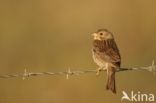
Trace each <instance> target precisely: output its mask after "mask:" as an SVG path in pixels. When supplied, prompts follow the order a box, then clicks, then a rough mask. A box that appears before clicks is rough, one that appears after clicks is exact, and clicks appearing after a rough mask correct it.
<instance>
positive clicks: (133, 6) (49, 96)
mask: <svg viewBox="0 0 156 103" xmlns="http://www.w3.org/2000/svg"><path fill="white" fill-rule="evenodd" d="M155 5H156V1H155V0H66V1H63V0H62V1H61V0H1V1H0V74H16V73H22V72H23V71H24V68H27V70H28V71H30V72H43V71H54V72H57V71H66V70H67V68H68V67H70V68H71V69H72V70H77V69H79V70H84V69H89V68H95V69H96V68H97V66H96V64H95V63H94V62H93V60H92V54H91V47H92V37H91V35H90V34H91V33H93V32H94V31H96V30H97V29H99V28H108V29H109V30H110V31H112V32H113V33H114V36H115V39H116V42H117V44H118V47H119V49H120V53H121V56H122V66H123V67H136V66H147V65H150V64H151V62H152V60H154V59H155V60H156V56H155V55H156V54H155V53H156V45H155V41H156V34H155V33H156V6H155ZM116 81H117V92H118V93H117V95H113V94H112V93H111V92H110V91H106V90H105V84H106V73H101V75H100V76H98V77H97V76H95V75H94V74H85V75H80V76H72V77H70V79H69V80H66V79H65V76H40V77H32V78H29V79H27V80H24V81H23V80H22V78H12V79H0V93H1V94H0V103H95V102H96V103H104V102H108V103H114V102H116V103H120V99H121V96H122V94H121V93H122V90H125V91H131V90H134V91H136V92H137V91H141V92H143V93H154V94H155V95H156V86H155V85H156V76H155V75H153V74H152V73H149V72H143V71H139V72H137V71H131V72H120V73H117V75H116ZM125 103H126V102H125Z"/></svg>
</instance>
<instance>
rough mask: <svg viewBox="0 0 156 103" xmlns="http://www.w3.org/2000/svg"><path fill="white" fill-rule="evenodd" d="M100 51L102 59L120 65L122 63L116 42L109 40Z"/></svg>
mask: <svg viewBox="0 0 156 103" xmlns="http://www.w3.org/2000/svg"><path fill="white" fill-rule="evenodd" d="M106 42H107V43H106V44H105V45H104V46H103V47H102V48H101V50H100V51H99V53H100V55H101V57H102V58H103V59H105V60H106V61H108V62H111V63H115V64H116V63H119V65H120V61H121V57H120V53H119V50H118V47H117V45H116V43H115V41H114V40H113V39H112V40H109V41H106Z"/></svg>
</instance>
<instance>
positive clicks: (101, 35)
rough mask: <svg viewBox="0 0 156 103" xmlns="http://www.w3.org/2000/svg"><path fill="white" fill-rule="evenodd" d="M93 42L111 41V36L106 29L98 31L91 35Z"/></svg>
mask: <svg viewBox="0 0 156 103" xmlns="http://www.w3.org/2000/svg"><path fill="white" fill-rule="evenodd" d="M92 35H93V38H94V40H108V39H113V38H114V37H113V34H112V33H111V32H110V31H108V30H107V29H99V30H97V31H96V32H95V33H93V34H92Z"/></svg>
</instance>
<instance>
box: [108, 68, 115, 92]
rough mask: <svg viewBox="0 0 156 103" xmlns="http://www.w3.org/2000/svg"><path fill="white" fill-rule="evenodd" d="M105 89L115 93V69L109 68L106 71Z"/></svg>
mask: <svg viewBox="0 0 156 103" xmlns="http://www.w3.org/2000/svg"><path fill="white" fill-rule="evenodd" d="M106 89H107V90H111V91H112V92H113V93H116V86H115V68H114V67H110V68H108V69H107V84H106Z"/></svg>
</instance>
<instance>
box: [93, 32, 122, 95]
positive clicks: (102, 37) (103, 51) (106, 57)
mask: <svg viewBox="0 0 156 103" xmlns="http://www.w3.org/2000/svg"><path fill="white" fill-rule="evenodd" d="M92 35H93V39H94V40H93V49H92V53H93V59H94V62H95V63H96V64H97V65H98V66H99V68H98V69H97V75H98V74H99V71H100V70H102V69H104V70H105V69H106V70H107V84H106V89H107V90H111V91H112V92H113V93H116V86H115V72H116V70H117V69H119V67H120V63H121V57H120V53H119V49H118V47H117V45H116V43H115V40H114V37H113V34H112V33H111V32H110V31H108V30H107V29H99V30H97V31H96V32H95V33H93V34H92Z"/></svg>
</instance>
